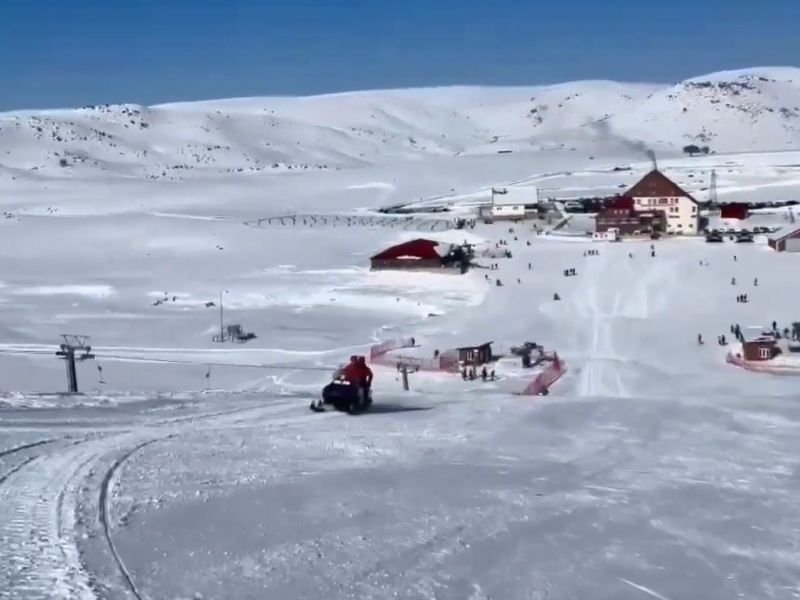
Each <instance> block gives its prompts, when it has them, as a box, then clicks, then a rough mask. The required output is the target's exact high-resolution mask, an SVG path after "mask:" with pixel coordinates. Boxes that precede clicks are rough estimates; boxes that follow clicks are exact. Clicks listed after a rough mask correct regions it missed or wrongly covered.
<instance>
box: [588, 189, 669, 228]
mask: <svg viewBox="0 0 800 600" xmlns="http://www.w3.org/2000/svg"><path fill="white" fill-rule="evenodd" d="M664 228H665V217H664V212H663V211H661V210H647V211H645V210H636V208H635V202H634V200H633V198H630V197H626V196H619V197H616V198H612V199H611V201H610V202H609V204H608V206H607V207H606V208H604V209H603V210H601V211H600V212H599V213H597V217H595V232H596V233H605V232H608V231H610V230H614V229H616V230H617V233H619V234H622V235H633V234H640V233H646V232H653V231H663V230H664Z"/></svg>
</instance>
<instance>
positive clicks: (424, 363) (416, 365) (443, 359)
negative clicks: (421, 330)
mask: <svg viewBox="0 0 800 600" xmlns="http://www.w3.org/2000/svg"><path fill="white" fill-rule="evenodd" d="M413 347H414V338H400V339H396V340H386V341H385V342H381V343H380V344H376V345H375V346H372V347H370V349H369V361H370V362H371V363H373V364H377V365H385V366H387V367H394V366H396V365H403V366H405V367H410V368H412V369H416V370H419V371H447V372H451V373H457V372H458V353H457V352H455V351H447V352H443V353H441V354H439V355H438V356H437V357H435V358H420V357H418V356H407V355H406V356H404V355H403V354H402V353H400V352H396V350H402V349H404V348H413Z"/></svg>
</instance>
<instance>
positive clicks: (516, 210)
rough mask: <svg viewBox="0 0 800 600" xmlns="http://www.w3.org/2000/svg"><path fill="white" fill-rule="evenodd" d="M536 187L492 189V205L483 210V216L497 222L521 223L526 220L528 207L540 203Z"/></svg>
mask: <svg viewBox="0 0 800 600" xmlns="http://www.w3.org/2000/svg"><path fill="white" fill-rule="evenodd" d="M538 199H539V197H538V192H537V190H536V188H535V187H510V188H500V189H492V203H491V205H490V206H488V207H484V209H483V210H481V216H482V217H485V218H491V219H497V220H511V221H521V220H522V219H524V218H525V207H526V205H529V206H534V205H535V204H536V203H537V202H538Z"/></svg>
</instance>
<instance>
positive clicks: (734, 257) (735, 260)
mask: <svg viewBox="0 0 800 600" xmlns="http://www.w3.org/2000/svg"><path fill="white" fill-rule="evenodd" d="M738 260H739V259H738V258H736V255H735V254H734V255H733V262H738Z"/></svg>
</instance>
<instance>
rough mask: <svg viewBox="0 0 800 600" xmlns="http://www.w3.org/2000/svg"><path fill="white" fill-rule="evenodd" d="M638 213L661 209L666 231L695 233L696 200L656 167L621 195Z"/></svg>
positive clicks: (696, 221)
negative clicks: (627, 199)
mask: <svg viewBox="0 0 800 600" xmlns="http://www.w3.org/2000/svg"><path fill="white" fill-rule="evenodd" d="M624 195H625V196H627V197H629V198H633V202H634V209H635V210H636V211H638V212H652V211H656V210H659V211H662V212H663V213H664V216H665V217H666V232H667V233H671V234H677V235H680V234H684V235H696V234H697V231H698V229H699V224H700V210H699V209H698V206H697V201H696V200H695V199H694V198H693V197H692V195H691V194H689V193H688V192H686V191H685V190H684V189H683V188H681V187H680V186H679V185H678V184H677V183H675V182H674V181H672V180H671V179H669V178H668V177H667V176H666V175H664V174H663V173H662V172H661V171H659V170H658V169H653V170H652V171H650V172H649V173H648V174H647V175H645V176H644V177H643V178H642V179H641V180H639V182H638V183H637V184H636V185H634V186H633V187H632V188H630V189H629V190H628V191H627V192H625V194H624Z"/></svg>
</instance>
